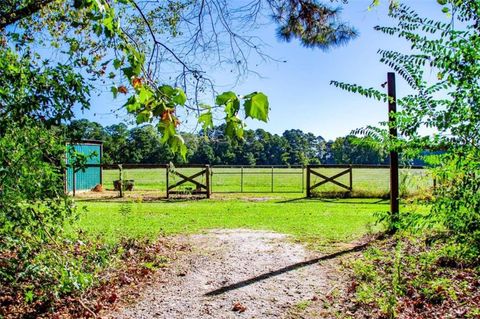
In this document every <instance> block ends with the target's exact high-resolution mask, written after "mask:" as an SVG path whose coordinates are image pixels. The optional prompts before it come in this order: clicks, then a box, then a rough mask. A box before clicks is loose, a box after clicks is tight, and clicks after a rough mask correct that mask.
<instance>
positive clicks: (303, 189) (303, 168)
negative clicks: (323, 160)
mask: <svg viewBox="0 0 480 319" xmlns="http://www.w3.org/2000/svg"><path fill="white" fill-rule="evenodd" d="M304 191H305V166H304V165H302V194H303V192H304Z"/></svg>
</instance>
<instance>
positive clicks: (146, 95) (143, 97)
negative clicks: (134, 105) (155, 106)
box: [138, 86, 153, 104]
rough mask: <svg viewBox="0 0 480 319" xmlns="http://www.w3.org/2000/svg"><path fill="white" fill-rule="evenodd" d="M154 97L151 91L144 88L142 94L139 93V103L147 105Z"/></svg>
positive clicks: (141, 89) (141, 90)
mask: <svg viewBox="0 0 480 319" xmlns="http://www.w3.org/2000/svg"><path fill="white" fill-rule="evenodd" d="M152 96H153V93H152V92H151V91H150V90H149V89H147V88H145V87H144V86H142V87H141V88H140V92H139V93H138V102H139V103H140V104H147V102H148V101H149V100H150V99H151V98H152Z"/></svg>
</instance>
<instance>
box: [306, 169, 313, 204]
mask: <svg viewBox="0 0 480 319" xmlns="http://www.w3.org/2000/svg"><path fill="white" fill-rule="evenodd" d="M307 197H308V198H310V197H312V193H311V191H310V165H307Z"/></svg>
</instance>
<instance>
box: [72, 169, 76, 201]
mask: <svg viewBox="0 0 480 319" xmlns="http://www.w3.org/2000/svg"><path fill="white" fill-rule="evenodd" d="M72 172H73V185H72V186H73V187H72V195H73V197H75V192H76V190H77V171H76V170H75V165H73V164H72Z"/></svg>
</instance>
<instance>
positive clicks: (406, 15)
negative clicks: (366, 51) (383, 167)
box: [333, 0, 480, 261]
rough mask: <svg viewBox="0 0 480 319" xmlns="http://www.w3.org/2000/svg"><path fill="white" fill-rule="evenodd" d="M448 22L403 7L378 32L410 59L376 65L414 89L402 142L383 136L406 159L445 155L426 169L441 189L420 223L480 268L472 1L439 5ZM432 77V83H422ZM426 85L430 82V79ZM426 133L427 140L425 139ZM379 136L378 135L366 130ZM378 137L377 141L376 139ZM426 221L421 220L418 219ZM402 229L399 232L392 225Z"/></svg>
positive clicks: (395, 55)
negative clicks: (403, 45) (406, 46)
mask: <svg viewBox="0 0 480 319" xmlns="http://www.w3.org/2000/svg"><path fill="white" fill-rule="evenodd" d="M438 2H439V3H440V4H441V5H442V6H443V8H442V11H443V12H444V13H448V14H450V15H451V18H450V19H449V22H440V21H434V20H431V19H428V18H423V17H420V16H419V15H418V14H417V13H416V12H415V11H414V10H412V9H410V8H409V7H407V6H405V5H400V6H399V7H398V8H396V9H395V10H393V11H392V12H391V15H392V17H393V18H395V19H397V20H398V24H397V26H394V27H377V28H376V29H377V30H378V31H380V32H383V33H386V34H389V35H395V36H397V37H399V38H402V39H405V40H407V41H408V42H409V43H410V44H411V48H412V52H410V53H400V52H395V51H388V50H379V54H380V57H381V59H380V61H381V62H383V63H385V64H387V65H388V66H390V67H392V68H393V69H394V70H395V71H396V72H397V73H398V74H399V75H400V76H401V77H402V78H403V79H405V81H406V82H407V83H408V84H409V85H410V86H411V88H412V89H413V91H414V92H415V93H414V94H411V95H408V96H406V97H403V98H401V99H398V101H397V103H398V104H399V105H400V106H401V108H402V109H401V111H400V112H399V113H398V115H397V116H396V117H395V122H394V123H393V125H394V126H396V127H397V128H398V130H399V132H400V133H401V138H399V139H393V138H391V137H389V136H388V134H386V133H384V134H383V136H382V138H383V139H385V140H386V141H387V142H388V146H389V148H390V149H395V150H402V151H403V153H404V155H405V156H408V155H418V154H422V153H424V151H425V150H439V149H441V150H444V151H445V153H443V155H440V156H434V157H433V158H431V159H430V161H431V162H432V163H433V164H435V166H436V169H434V170H433V173H434V175H435V176H436V177H437V178H438V179H439V180H440V181H441V182H440V184H438V189H437V191H436V194H435V201H434V203H433V206H432V209H431V211H430V213H429V214H428V215H427V216H422V218H420V220H421V221H422V222H426V224H427V225H428V226H432V227H433V226H434V225H436V223H438V222H440V224H441V225H442V226H443V228H444V229H445V232H446V233H445V235H446V236H445V238H447V239H448V240H449V241H453V242H454V243H455V244H457V245H459V246H460V247H459V248H460V249H455V250H454V251H455V252H456V253H458V254H459V255H461V256H462V257H466V258H468V259H470V260H472V259H473V260H475V261H478V256H479V253H480V244H479V243H480V224H479V223H478V220H479V217H480V206H479V205H478V203H479V202H480V191H479V190H480V179H479V178H480V175H479V174H478V172H479V169H480V161H479V158H480V144H479V141H480V129H479V128H480V94H479V93H480V83H479V81H478V77H479V74H480V64H479V63H478V57H479V56H480V37H479V31H480V24H479V23H478V21H479V19H480V3H479V2H478V1H474V0H465V1H457V0H450V1H447V0H439V1H438ZM431 73H433V74H436V75H437V80H435V81H432V80H428V81H427V80H426V79H427V76H429V75H430V74H431ZM428 78H429V77H428ZM333 84H334V85H337V86H339V87H341V88H343V89H346V90H348V91H352V92H358V93H360V94H362V95H365V96H367V97H374V98H377V99H379V100H383V101H387V99H388V97H387V96H386V95H385V94H384V93H382V92H379V91H377V90H375V89H373V88H370V89H366V88H363V87H360V86H357V85H350V84H344V83H339V82H333ZM424 127H427V128H430V129H433V130H432V133H431V134H422V133H421V129H422V128H424ZM365 133H366V134H367V135H371V136H378V135H379V130H376V129H367V130H365ZM380 136H381V135H380ZM423 217H424V218H423ZM391 226H392V227H394V228H395V227H399V225H398V224H393V225H391ZM457 248H458V247H457Z"/></svg>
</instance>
